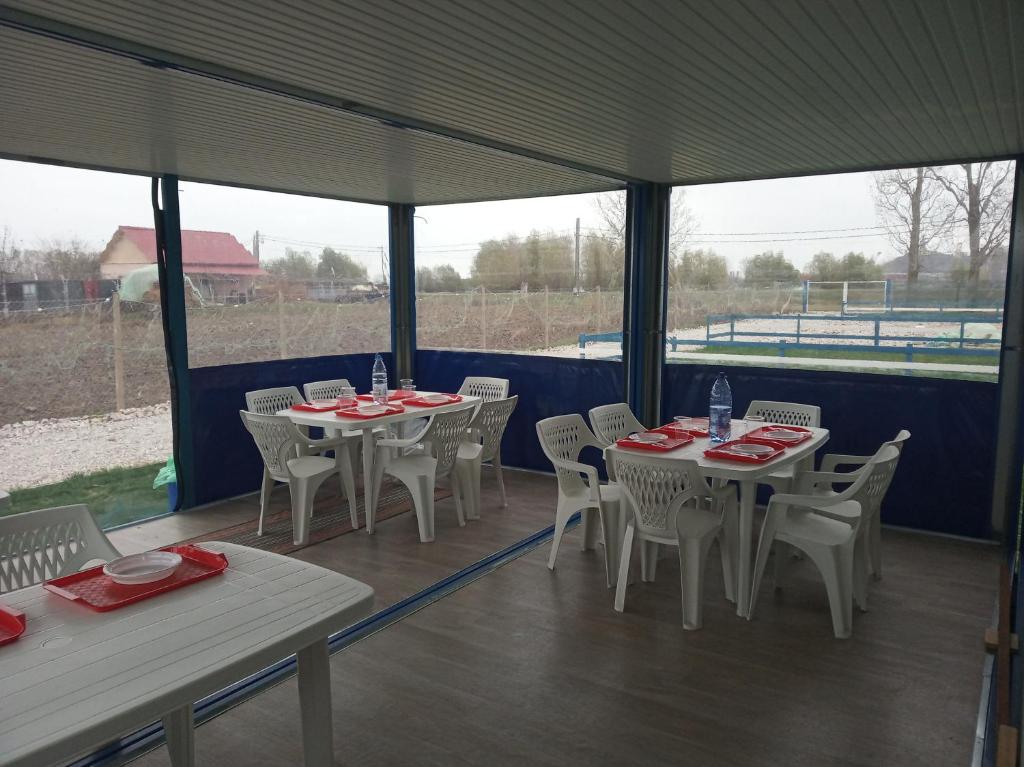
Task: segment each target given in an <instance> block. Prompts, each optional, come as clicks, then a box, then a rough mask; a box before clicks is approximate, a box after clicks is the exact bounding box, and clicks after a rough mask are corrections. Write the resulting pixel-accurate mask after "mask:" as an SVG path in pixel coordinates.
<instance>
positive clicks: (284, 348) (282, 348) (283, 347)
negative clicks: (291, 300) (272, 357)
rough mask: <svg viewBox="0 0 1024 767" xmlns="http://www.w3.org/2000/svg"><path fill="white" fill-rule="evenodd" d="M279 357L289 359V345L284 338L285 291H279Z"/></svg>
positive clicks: (279, 289)
mask: <svg viewBox="0 0 1024 767" xmlns="http://www.w3.org/2000/svg"><path fill="white" fill-rule="evenodd" d="M277 357H278V359H282V360H283V359H287V358H288V344H287V343H286V342H285V336H284V291H283V290H281V288H278V289H277Z"/></svg>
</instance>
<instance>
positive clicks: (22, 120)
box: [0, 29, 615, 204]
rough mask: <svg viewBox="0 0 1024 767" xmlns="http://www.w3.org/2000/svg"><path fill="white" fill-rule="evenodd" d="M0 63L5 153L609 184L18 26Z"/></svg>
mask: <svg viewBox="0 0 1024 767" xmlns="http://www.w3.org/2000/svg"><path fill="white" fill-rule="evenodd" d="M0 67H2V69H3V71H4V73H5V76H4V77H3V78H0V104H3V105H4V107H3V114H2V116H0V144H2V147H0V149H2V152H3V153H4V154H6V155H8V156H23V157H40V158H47V159H51V160H57V161H61V162H69V163H74V164H86V165H91V166H96V167H104V168H110V169H116V170H129V171H137V172H175V173H178V174H180V175H181V176H183V177H187V178H195V179H198V180H212V181H220V182H225V183H234V184H242V185H253V186H260V187H264V188H272V189H280V190H282V191H295V192H303V193H307V194H319V195H325V196H330V197H341V198H346V199H360V200H368V201H398V202H413V203H424V204H425V203H437V202H457V201H463V200H472V199H497V198H503V197H523V196H534V195H549V194H565V193H573V192H580V191H596V190H601V189H608V188H613V187H614V186H615V185H614V184H613V183H611V182H609V181H608V180H606V179H598V178H595V177H591V176H587V175H586V174H582V173H578V172H576V171H571V170H566V169H563V168H558V167H554V166H551V165H547V164H544V163H539V162H536V161H534V160H530V159H525V158H520V157H512V156H509V155H506V154H503V153H499V152H495V151H492V150H488V149H483V148H478V147H473V146H465V145H462V144H460V143H457V142H454V141H450V140H446V139H442V138H437V137H434V136H428V135H423V134H421V133H418V132H416V131H409V130H404V129H400V128H392V127H386V126H384V125H381V124H379V123H377V122H375V121H372V120H367V119H364V118H360V117H354V116H350V115H346V114H344V113H339V112H337V111H334V110H329V109H326V108H321V107H316V106H311V105H308V104H304V103H299V102H296V101H294V100H291V99H286V98H281V97H277V96H272V95H268V94H265V93H258V92H256V91H253V90H250V89H246V88H240V87H236V86H233V85H229V84H226V83H222V82H218V81H214V80H210V79H206V78H199V77H194V76H190V75H185V74H181V73H176V72H173V71H167V70H159V69H155V68H153V67H147V66H143V65H141V64H138V63H136V62H133V61H130V60H127V59H123V58H119V57H114V56H110V55H108V54H106V53H98V52H94V51H90V50H87V49H85V48H81V47H78V46H74V45H70V44H67V43H63V42H58V41H53V40H48V39H45V38H41V37H39V36H36V35H32V34H28V33H24V32H17V31H12V30H5V29H0Z"/></svg>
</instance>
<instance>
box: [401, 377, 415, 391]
mask: <svg viewBox="0 0 1024 767" xmlns="http://www.w3.org/2000/svg"><path fill="white" fill-rule="evenodd" d="M398 383H399V384H400V385H401V387H402V391H416V384H415V383H413V380H412V379H411V378H403V379H402V380H400V381H399V382H398Z"/></svg>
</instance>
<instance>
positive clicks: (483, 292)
mask: <svg viewBox="0 0 1024 767" xmlns="http://www.w3.org/2000/svg"><path fill="white" fill-rule="evenodd" d="M480 333H481V341H480V348H481V349H486V348H487V288H485V287H484V286H483V285H481V286H480Z"/></svg>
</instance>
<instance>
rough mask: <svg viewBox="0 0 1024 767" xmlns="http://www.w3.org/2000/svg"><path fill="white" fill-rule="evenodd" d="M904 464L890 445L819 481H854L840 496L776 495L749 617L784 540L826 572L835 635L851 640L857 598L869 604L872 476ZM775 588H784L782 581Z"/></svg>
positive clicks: (771, 503) (763, 536) (764, 527)
mask: <svg viewBox="0 0 1024 767" xmlns="http://www.w3.org/2000/svg"><path fill="white" fill-rule="evenodd" d="M898 459H899V452H898V451H897V450H896V448H894V447H892V446H886V447H884V448H882V450H880V451H879V453H878V454H877V455H876V456H875V457H874V458H872V460H871V461H869V462H868V463H867V464H866V465H865V466H864V467H863V468H861V469H859V470H857V471H856V472H853V473H851V474H841V475H835V474H823V476H821V477H819V478H817V479H818V480H819V481H826V482H833V481H834V482H849V481H850V479H851V478H852V479H853V482H851V483H850V484H849V485H848V486H847V488H846V489H845V490H843V491H842V492H839V493H836V494H835V495H831V496H822V495H813V494H801V495H796V494H783V493H777V494H775V495H773V496H772V498H771V500H770V501H769V502H768V511H767V513H766V514H765V519H764V525H762V527H761V539H760V541H759V543H758V546H757V559H756V561H755V564H754V584H753V588H752V590H751V594H750V610H749V611H748V618H750V617H752V616H753V614H754V605H755V604H756V603H757V595H758V591H759V590H760V586H761V578H762V576H763V575H764V568H765V565H766V564H767V562H768V554H769V552H770V551H771V547H772V544H773V543H774V542H775V541H782V542H784V543H787V544H789V545H790V546H793V547H795V548H797V549H799V550H800V551H803V552H804V553H805V554H806V555H807V557H808V558H809V559H810V560H811V561H812V562H813V563H814V564H815V566H816V567H817V568H818V570H819V572H820V573H821V575H822V578H823V579H824V581H825V590H826V591H827V592H828V601H829V607H830V609H831V613H832V630H833V632H834V633H835V636H836V638H837V639H846V638H848V637H849V636H850V635H851V634H852V633H853V602H854V598H855V597H856V599H857V602H858V604H860V605H861V606H862V607H863V606H864V605H865V592H864V583H865V581H866V573H867V565H866V564H865V562H866V560H865V557H864V549H863V546H858V545H857V541H858V537H859V531H860V530H861V528H862V525H863V523H864V522H863V520H864V509H865V508H867V507H868V505H869V504H870V502H871V501H870V499H871V498H872V497H873V496H874V493H875V491H874V490H873V489H872V488H873V487H874V485H875V484H876V483H871V479H872V475H873V474H874V472H875V470H876V468H878V469H879V470H880V471H881V475H880V476H883V477H884V475H885V474H889V475H890V477H891V471H892V470H894V469H895V461H897V460H898ZM777 556H778V555H777ZM780 572H781V570H780ZM862 573H863V574H864V575H861V574H862ZM775 585H776V588H779V587H780V583H779V576H777V578H776V584H775Z"/></svg>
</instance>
